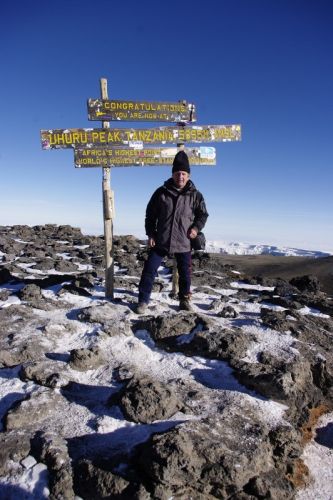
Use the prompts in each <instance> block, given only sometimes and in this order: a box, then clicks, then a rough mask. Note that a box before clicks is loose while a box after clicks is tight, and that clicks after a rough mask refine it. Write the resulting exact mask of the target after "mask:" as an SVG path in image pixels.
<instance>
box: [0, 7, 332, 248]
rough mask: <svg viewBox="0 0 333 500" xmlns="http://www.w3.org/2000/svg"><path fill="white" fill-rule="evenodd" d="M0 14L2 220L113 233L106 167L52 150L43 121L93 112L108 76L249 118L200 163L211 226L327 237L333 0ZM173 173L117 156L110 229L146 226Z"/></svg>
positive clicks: (239, 232)
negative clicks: (106, 223) (45, 145)
mask: <svg viewBox="0 0 333 500" xmlns="http://www.w3.org/2000/svg"><path fill="white" fill-rule="evenodd" d="M0 19H1V30H0V42H1V43H0V57H1V78H0V89H1V101H2V102H1V122H0V131H1V141H0V144H1V147H0V171H1V197H0V224H2V225H12V224H29V225H36V224H44V223H57V224H72V225H74V226H78V227H81V228H82V230H83V231H84V232H85V233H95V234H101V233H102V232H103V215H102V195H101V184H102V171H101V169H100V168H96V169H93V168H87V169H82V170H79V169H75V168H74V162H73V152H72V151H71V150H52V151H43V150H42V149H41V145H40V137H39V131H40V129H52V128H53V129H54V128H60V129H65V128H84V127H91V126H93V127H99V122H89V121H88V118H87V109H86V100H87V98H89V97H99V95H100V89H99V79H100V78H101V77H105V78H107V79H108V90H109V97H110V98H114V99H124V100H146V101H150V100H151V101H177V100H179V99H186V100H187V101H189V102H194V103H195V104H196V107H197V118H198V121H197V124H198V125H199V124H202V125H205V124H232V123H234V124H236V123H241V124H242V130H243V140H242V142H241V143H237V142H234V143H216V144H210V145H214V146H215V147H216V149H217V166H215V167H193V168H192V180H193V182H194V183H195V184H196V186H197V188H198V189H199V190H200V191H201V192H202V193H203V194H204V196H205V198H206V202H207V207H208V211H209V213H210V217H209V219H208V222H207V226H206V229H205V233H206V236H207V237H208V238H209V239H215V240H225V241H243V242H250V243H263V244H275V245H284V246H295V247H298V248H307V249H317V250H328V251H332V252H333V218H332V214H333V201H332V200H333V197H332V185H333V173H332V166H333V154H332V152H333V141H332V138H331V135H332V130H333V109H332V107H333V105H332V95H333V66H332V49H333V43H332V42H333V30H332V25H333V5H332V2H331V1H329V0H327V1H326V0H274V1H273V0H233V1H230V0H229V1H225V0H206V1H197V0H191V1H189V0H183V1H182V2H176V1H174V0H168V2H163V1H161V2H156V1H150V0H148V1H145V0H141V1H140V2H137V1H134V0H127V1H126V2H119V1H111V0H95V1H94V2H88V1H86V0H57V1H56V2H51V1H48V0H43V2H42V1H40V0H34V1H31V2H28V1H26V0H19V1H15V0H11V1H8V0H4V1H3V2H2V4H1V7H0ZM146 125H147V126H152V127H153V126H156V123H151V124H150V123H146ZM158 125H163V123H161V124H158ZM111 126H112V123H111ZM122 126H126V127H128V126H133V127H135V126H140V124H137V123H134V122H132V123H131V122H127V123H126V122H124V123H123V125H122ZM169 176H170V168H169V167H143V168H138V167H137V168H113V169H112V170H111V186H112V189H113V190H114V192H115V201H116V219H115V223H114V232H115V234H129V233H131V234H135V235H137V236H143V235H144V227H143V222H144V215H145V207H146V204H147V202H148V200H149V198H150V196H151V194H152V192H153V191H154V190H155V189H156V188H157V187H158V186H159V185H161V184H162V183H163V181H164V180H165V179H167V178H168V177H169Z"/></svg>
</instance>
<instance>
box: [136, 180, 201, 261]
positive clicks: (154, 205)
mask: <svg viewBox="0 0 333 500" xmlns="http://www.w3.org/2000/svg"><path fill="white" fill-rule="evenodd" d="M207 217H208V212H207V209H206V205H205V200H204V198H203V196H202V194H201V193H200V192H199V191H198V190H197V189H196V187H195V185H194V184H193V182H192V181H191V180H189V181H188V182H187V183H186V186H185V187H184V188H183V189H182V190H181V191H178V190H177V189H176V187H175V185H174V183H173V180H172V178H170V179H168V180H167V181H166V182H165V183H164V185H163V186H161V187H159V188H158V189H157V190H156V191H155V192H154V194H153V195H152V197H151V199H150V201H149V203H148V205H147V210H146V220H145V228H146V234H147V236H148V237H152V238H154V239H155V241H156V248H158V249H161V250H165V251H167V252H170V253H181V252H189V251H190V250H191V243H190V240H189V238H188V236H187V232H188V230H189V229H190V228H192V227H195V228H196V229H197V230H198V231H201V230H202V228H203V227H204V225H205V223H206V220H207Z"/></svg>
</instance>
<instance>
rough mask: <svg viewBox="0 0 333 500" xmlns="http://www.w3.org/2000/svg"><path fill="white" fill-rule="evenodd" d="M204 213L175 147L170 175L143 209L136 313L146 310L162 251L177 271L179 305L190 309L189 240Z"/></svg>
mask: <svg viewBox="0 0 333 500" xmlns="http://www.w3.org/2000/svg"><path fill="white" fill-rule="evenodd" d="M207 217H208V212H207V209H206V205H205V200H204V198H203V196H202V194H201V193H200V192H199V191H197V189H196V187H195V185H194V184H193V182H192V181H191V180H190V164H189V160H188V156H187V154H186V153H185V152H184V151H179V152H178V153H177V154H176V156H175V158H174V160H173V167H172V177H171V178H170V179H168V180H167V181H166V182H165V183H164V184H163V186H161V187H159V188H158V189H157V190H156V191H155V192H154V194H153V195H152V197H151V199H150V201H149V203H148V205H147V209H146V219H145V229H146V234H147V236H148V246H149V248H150V251H149V256H148V259H147V260H146V262H145V264H144V268H143V271H142V276H141V280H140V283H139V303H138V305H137V308H136V312H137V313H138V314H142V313H144V312H145V311H146V309H147V306H148V303H149V300H150V295H151V291H152V288H153V284H154V279H155V277H156V274H157V269H158V267H159V266H160V265H161V262H162V259H163V258H164V257H165V256H166V255H170V254H172V255H174V257H175V259H176V261H177V268H178V273H179V309H180V310H186V311H190V310H191V305H190V302H189V301H190V297H191V293H190V288H191V240H192V239H194V238H196V236H197V234H198V232H199V231H201V230H202V228H203V227H204V225H205V223H206V220H207Z"/></svg>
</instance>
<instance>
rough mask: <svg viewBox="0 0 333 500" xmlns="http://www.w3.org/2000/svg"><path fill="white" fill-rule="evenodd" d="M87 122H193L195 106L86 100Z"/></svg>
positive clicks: (172, 103)
mask: <svg viewBox="0 0 333 500" xmlns="http://www.w3.org/2000/svg"><path fill="white" fill-rule="evenodd" d="M87 105H88V118H89V120H106V121H135V122H137V121H149V122H154V121H157V122H175V123H186V122H195V121H196V114H195V105H194V104H190V103H187V102H186V101H179V102H146V101H120V100H112V101H110V100H106V99H88V102H87Z"/></svg>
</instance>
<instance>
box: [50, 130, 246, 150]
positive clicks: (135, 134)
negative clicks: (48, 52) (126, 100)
mask: <svg viewBox="0 0 333 500" xmlns="http://www.w3.org/2000/svg"><path fill="white" fill-rule="evenodd" d="M240 140H241V125H202V126H196V125H188V126H178V127H177V126H174V127H158V128H142V129H141V128H139V129H127V128H110V129H105V128H102V129H93V128H83V129H64V130H62V129H56V130H41V142H42V148H43V149H58V148H72V147H89V146H91V147H92V146H109V145H110V146H112V145H119V146H121V145H127V146H131V145H132V143H137V142H142V143H145V144H158V143H160V144H161V143H162V144H163V143H171V144H180V143H204V142H230V141H240Z"/></svg>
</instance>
